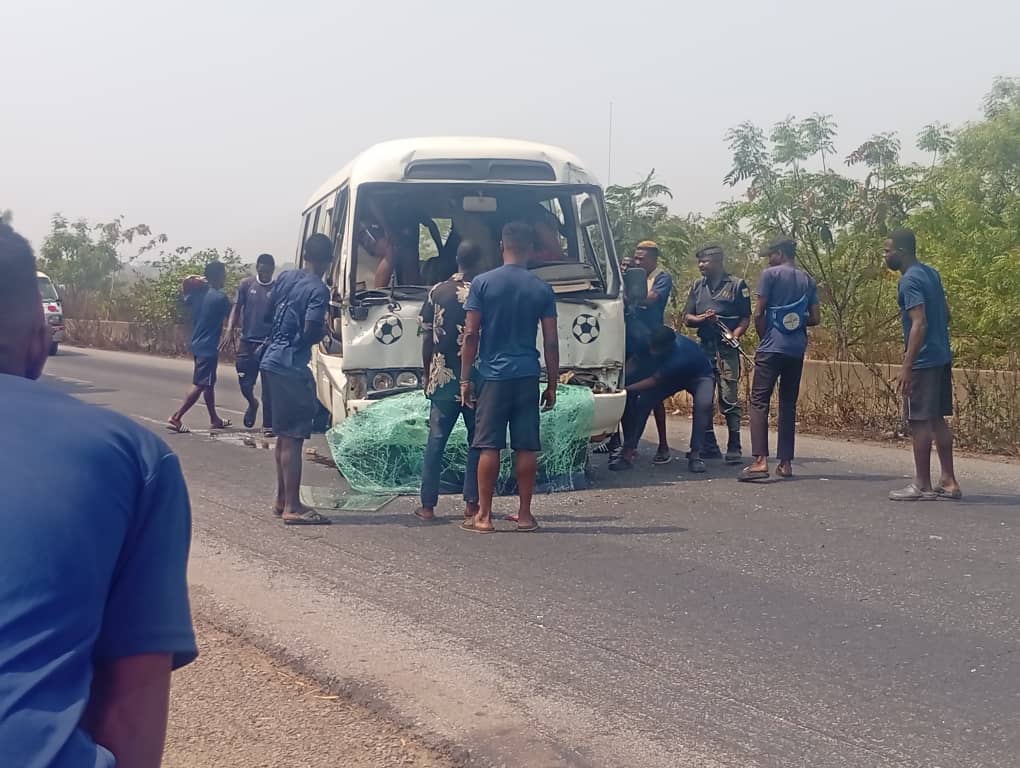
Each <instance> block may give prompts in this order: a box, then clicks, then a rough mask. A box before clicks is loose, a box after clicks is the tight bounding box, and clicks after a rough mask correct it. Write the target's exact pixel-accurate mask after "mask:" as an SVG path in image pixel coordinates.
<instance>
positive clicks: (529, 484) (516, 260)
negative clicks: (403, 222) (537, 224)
mask: <svg viewBox="0 0 1020 768" xmlns="http://www.w3.org/2000/svg"><path fill="white" fill-rule="evenodd" d="M500 250H501V251H502V253H503V266H502V267H499V268H497V269H493V270H490V271H489V272H484V273H483V274H481V275H479V276H478V277H476V278H475V279H474V280H472V281H471V291H470V292H469V294H468V300H467V302H466V303H465V305H464V309H465V310H466V311H467V319H466V325H465V328H464V346H463V348H462V349H461V376H460V391H461V402H462V403H464V404H466V405H468V406H474V408H475V435H474V440H473V442H472V443H471V447H472V448H476V449H478V450H480V451H481V456H480V458H479V460H478V493H479V509H478V514H477V515H475V516H474V517H473V518H470V519H468V520H465V521H464V523H463V524H462V526H461V527H462V528H463V529H464V530H466V531H472V532H474V533H492V532H493V530H494V528H493V525H492V497H493V494H494V493H495V490H496V479H497V477H498V475H499V454H500V451H502V450H503V448H505V447H506V435H507V428H508V427H509V430H510V448H511V449H512V450H513V451H514V454H515V457H514V458H515V465H516V475H517V493H518V496H519V497H520V508H519V510H518V513H517V515H516V520H517V528H516V530H517V531H519V532H521V533H526V532H530V531H537V530H538V523H537V522H536V521H535V517H534V515H532V513H531V497H532V495H533V494H534V491H535V477H536V475H537V471H538V452H539V451H540V450H541V448H542V446H541V442H540V440H539V408H540V406H539V377H540V375H541V373H542V369H541V366H540V365H539V362H538V349H537V347H536V344H535V341H536V336H537V334H538V327H539V325H541V326H542V342H543V351H544V354H545V367H546V373H547V381H548V384H547V385H546V388H545V391H544V392H543V393H542V396H541V403H542V407H543V408H544V409H545V410H548V409H550V408H552V407H553V406H554V405H555V404H556V384H557V382H558V381H559V378H560V351H559V337H558V335H557V330H556V296H555V295H554V294H553V291H552V288H550V287H549V285H548V284H547V283H545V282H543V281H542V280H541V279H540V278H538V277H536V276H535V275H533V274H531V273H530V272H529V271H528V267H527V265H528V263H530V262H531V261H532V260H533V258H534V253H535V230H534V229H533V228H532V227H531V225H530V224H525V223H523V222H511V223H509V224H507V225H506V226H505V227H503V238H502V242H501V243H500ZM476 360H477V361H478V373H479V374H480V377H481V380H482V381H481V384H480V387H479V392H478V397H477V400H475V395H474V385H473V384H472V382H471V378H472V368H473V367H474V365H475V361H476Z"/></svg>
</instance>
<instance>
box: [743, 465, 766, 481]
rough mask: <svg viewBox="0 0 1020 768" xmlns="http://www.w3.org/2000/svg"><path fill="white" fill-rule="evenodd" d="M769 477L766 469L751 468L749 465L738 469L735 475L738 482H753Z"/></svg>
mask: <svg viewBox="0 0 1020 768" xmlns="http://www.w3.org/2000/svg"><path fill="white" fill-rule="evenodd" d="M769 477H770V475H769V473H768V471H767V470H764V469H755V470H752V469H751V468H750V467H744V468H743V469H742V470H740V474H739V475H737V482H739V483H753V482H754V481H755V480H768V479H769Z"/></svg>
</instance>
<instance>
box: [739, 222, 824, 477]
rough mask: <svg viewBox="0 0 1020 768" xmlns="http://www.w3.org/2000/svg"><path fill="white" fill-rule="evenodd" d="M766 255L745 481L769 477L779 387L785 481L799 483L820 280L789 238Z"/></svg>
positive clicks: (756, 325)
mask: <svg viewBox="0 0 1020 768" xmlns="http://www.w3.org/2000/svg"><path fill="white" fill-rule="evenodd" d="M761 255H762V256H764V257H766V258H767V259H768V260H769V266H768V267H767V268H766V269H765V271H763V272H762V273H761V277H760V278H759V279H758V288H757V290H756V291H755V293H756V294H757V297H758V299H757V302H756V303H755V308H754V328H755V330H756V331H757V332H758V338H759V339H760V340H761V343H760V344H759V345H758V351H757V352H756V353H755V356H754V376H753V377H752V379H751V453H752V454H753V455H754V461H753V463H751V464H750V465H749V466H747V467H744V469H743V470H742V471H741V473H740V476H739V477H738V479H739V480H742V481H747V480H764V479H766V478H768V477H769V459H768V456H769V406H770V403H771V401H772V393H773V392H774V391H775V388H776V384H778V385H779V425H778V426H779V429H778V431H779V443H778V445H777V449H776V457H777V458H778V459H779V466H778V467H777V468H776V474H777V475H779V477H783V478H789V477H793V456H794V443H795V440H796V432H797V398H798V397H799V396H800V377H801V374H802V373H803V370H804V355H805V354H806V353H807V343H808V335H807V329H808V326H812V325H818V321H819V319H820V313H819V306H818V288H817V286H816V285H815V281H814V278H812V277H811V275H809V274H808V273H807V272H805V271H804V270H802V269H798V267H797V244H796V242H794V241H793V240H791V239H790V238H787V237H780V238H777V239H775V240H773V241H772V242H771V243H770V244H769V245H768V246H767V247H766V248H763V249H762V252H761Z"/></svg>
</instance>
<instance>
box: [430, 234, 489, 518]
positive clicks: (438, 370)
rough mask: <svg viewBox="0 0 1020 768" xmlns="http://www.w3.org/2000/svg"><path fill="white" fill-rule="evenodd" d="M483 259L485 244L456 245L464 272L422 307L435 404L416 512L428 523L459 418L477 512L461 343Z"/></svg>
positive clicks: (467, 489) (469, 503) (470, 498)
mask: <svg viewBox="0 0 1020 768" xmlns="http://www.w3.org/2000/svg"><path fill="white" fill-rule="evenodd" d="M481 263H482V249H481V248H479V247H478V246H477V245H475V244H474V243H471V242H468V241H466V240H465V241H464V242H462V243H461V244H460V246H458V248H457V266H458V267H459V269H460V271H459V272H457V273H456V274H455V275H454V276H453V277H451V278H450V279H449V280H446V281H445V282H442V283H439V284H438V285H436V286H435V287H433V288H432V290H431V291H429V297H428V300H427V301H426V302H425V304H424V305H423V306H422V309H421V318H420V320H421V329H422V341H421V356H422V364H423V365H424V367H425V368H424V371H425V373H424V380H425V397H427V398H428V399H429V401H430V402H431V403H432V407H431V410H430V412H429V437H428V442H427V443H426V444H425V458H424V462H423V465H422V477H421V506H420V507H419V508H418V509H417V510H415V513H414V514H415V515H417V516H418V517H419V518H420V519H422V520H424V521H425V522H431V521H432V520H435V519H436V504H437V503H438V502H439V476H440V474H441V473H442V471H443V452H444V451H445V450H446V444H447V442H449V440H450V433H451V432H453V428H454V426H456V424H457V419H459V418H463V419H464V426H465V427H466V428H467V439H468V446H469V448H468V455H467V463H466V467H465V471H464V517H465V518H471V517H474V516H475V515H476V514H478V456H479V452H478V449H476V448H471V447H470V446H471V443H472V441H473V440H474V436H475V412H474V410H473V409H471V408H470V407H468V406H466V405H465V404H464V403H462V402H461V400H460V370H461V355H460V350H461V346H462V345H463V343H464V338H463V331H464V325H465V322H466V319H467V313H466V311H465V310H464V304H465V302H466V301H467V298H468V292H469V291H470V290H471V281H472V280H474V278H475V276H476V275H477V274H478V268H479V266H480V265H481Z"/></svg>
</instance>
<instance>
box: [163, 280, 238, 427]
mask: <svg viewBox="0 0 1020 768" xmlns="http://www.w3.org/2000/svg"><path fill="white" fill-rule="evenodd" d="M226 281H227V268H226V267H225V266H223V264H222V263H220V262H218V261H211V262H209V263H208V264H207V265H206V267H205V279H204V280H203V279H202V278H198V277H189V278H188V279H187V280H185V281H184V287H183V289H182V292H183V294H184V304H185V306H186V307H187V308H188V309H189V310H191V320H192V326H193V330H192V334H191V354H192V356H193V357H194V358H195V373H194V375H193V376H192V379H191V383H192V389H191V392H189V393H188V396H187V397H186V398H184V403H183V405H181V407H180V409H179V410H178V411H177V413H175V414H174V415H173V416H171V417H170V418H169V419H168V420H167V425H168V428H169V429H171V430H172V431H174V432H178V433H180V434H184V433H186V432H189V431H190V430H189V429H188V428H187V427H186V426H185V425H184V421H183V419H184V414H186V413H187V412H188V411H190V410H191V407H192V406H193V405H194V404H195V403H197V402H198V398H200V397H202V398H204V399H205V407H206V409H207V410H208V411H209V426H210V427H211V428H212V429H226V428H227V427H229V426H230V421H229V420H225V419H221V418H220V417H219V414H217V413H216V393H215V387H216V366H217V365H219V351H220V335H221V334H222V333H223V321H224V320H226V319H227V315H228V314H230V299H228V298H227V295H226V294H225V293H224V292H223V285H224V284H225V283H226Z"/></svg>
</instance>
